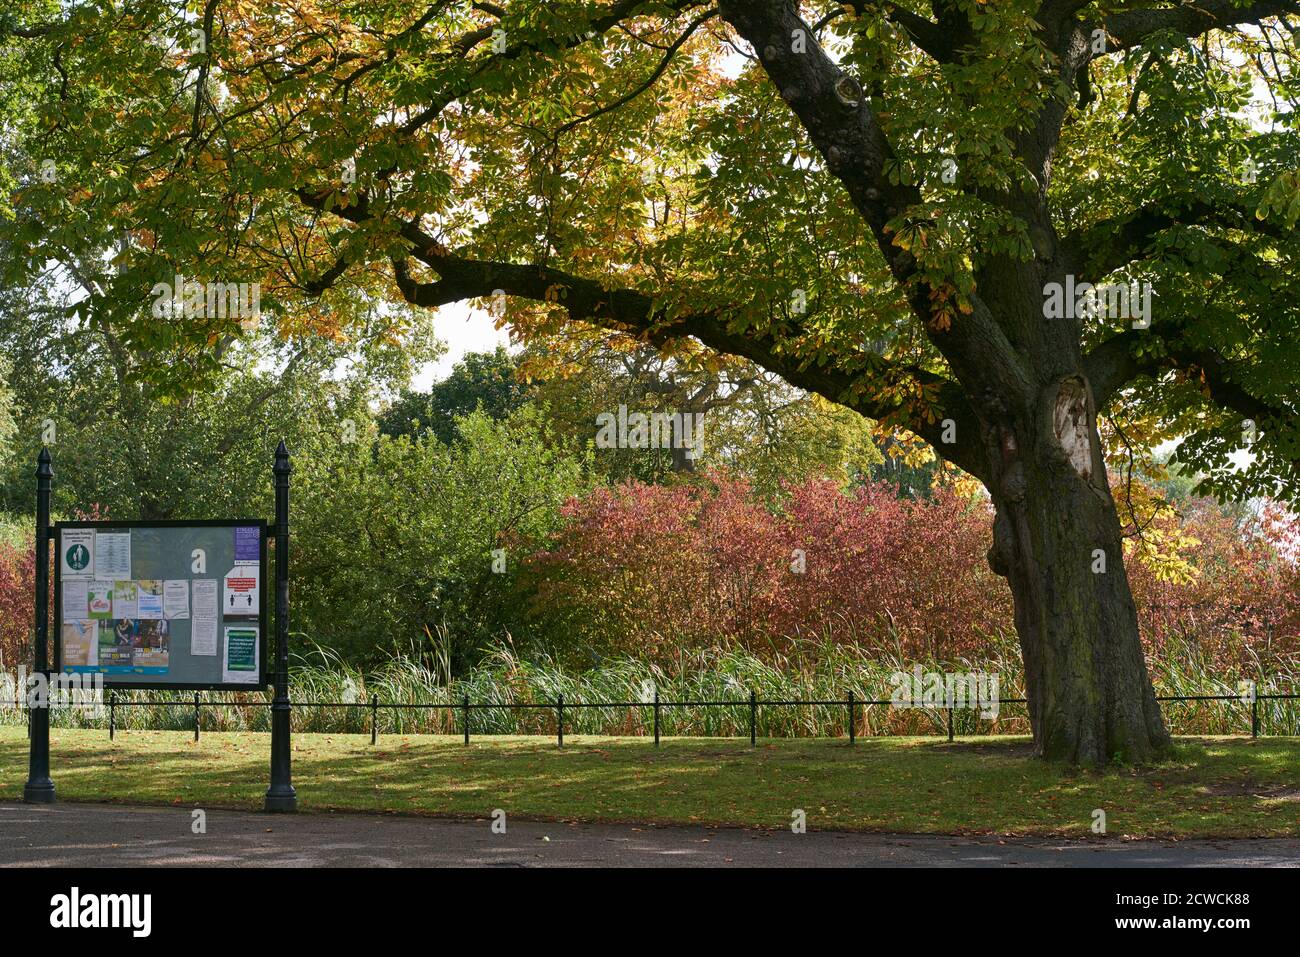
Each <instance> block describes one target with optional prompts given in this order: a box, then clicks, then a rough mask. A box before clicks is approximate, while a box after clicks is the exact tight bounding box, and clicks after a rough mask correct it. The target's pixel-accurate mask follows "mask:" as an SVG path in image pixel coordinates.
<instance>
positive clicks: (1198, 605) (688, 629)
mask: <svg viewBox="0 0 1300 957" xmlns="http://www.w3.org/2000/svg"><path fill="white" fill-rule="evenodd" d="M1243 514H1244V517H1243V516H1237V517H1233V516H1231V515H1230V514H1229V513H1225V512H1224V511H1223V510H1221V509H1219V508H1217V507H1216V506H1215V505H1214V504H1213V503H1212V502H1207V501H1199V500H1192V501H1191V502H1188V503H1185V507H1184V508H1182V510H1181V512H1179V511H1175V510H1173V509H1166V510H1164V511H1163V512H1162V513H1161V515H1160V517H1159V521H1158V523H1157V525H1154V526H1152V527H1148V528H1146V529H1144V530H1143V535H1144V536H1145V540H1144V539H1138V538H1135V540H1134V542H1133V543H1132V544H1131V546H1130V548H1129V552H1130V556H1129V573H1130V577H1131V579H1132V583H1133V591H1134V597H1135V601H1136V603H1137V605H1138V611H1139V618H1140V624H1141V628H1142V633H1143V636H1144V640H1145V641H1146V643H1147V648H1148V653H1149V654H1150V655H1152V656H1157V657H1158V656H1160V655H1162V654H1168V655H1173V654H1178V655H1182V656H1186V655H1188V654H1189V653H1190V654H1192V655H1194V656H1195V658H1196V661H1195V665H1196V667H1197V668H1198V670H1201V671H1202V673H1204V671H1205V670H1207V669H1210V670H1213V671H1215V672H1224V673H1232V674H1255V673H1258V672H1259V671H1260V670H1261V668H1262V669H1263V670H1266V671H1271V670H1274V669H1273V666H1274V665H1275V664H1277V663H1278V662H1279V661H1289V662H1292V663H1293V662H1294V659H1295V657H1296V656H1297V655H1298V654H1300V610H1298V607H1297V602H1298V599H1297V596H1296V593H1297V589H1298V587H1300V578H1298V576H1297V570H1296V564H1295V560H1294V558H1295V555H1296V554H1297V543H1298V542H1300V525H1298V524H1297V521H1296V519H1295V517H1294V516H1290V517H1288V516H1287V515H1286V514H1285V513H1284V512H1282V511H1281V510H1280V509H1277V508H1274V507H1270V508H1268V509H1265V510H1264V511H1263V512H1262V513H1259V514H1256V513H1253V512H1249V511H1247V512H1246V513H1243ZM563 518H564V523H563V525H562V527H561V529H560V531H559V532H557V533H556V534H555V535H554V536H553V538H552V540H551V543H550V545H549V547H548V548H547V549H545V550H544V551H541V552H540V553H537V554H535V555H534V556H533V557H532V558H531V560H530V561H529V562H528V563H527V570H526V572H525V576H526V579H527V581H526V586H527V588H528V589H529V590H530V591H531V592H532V594H533V608H534V612H535V613H536V614H537V615H538V616H539V618H544V619H547V620H549V621H551V622H553V623H556V624H557V625H558V627H559V633H560V634H562V635H563V637H562V638H560V639H557V641H556V642H555V644H556V646H557V647H559V648H560V649H561V650H563V649H565V648H569V649H575V648H576V649H582V650H583V651H584V652H588V651H592V652H595V653H597V654H598V655H601V656H621V655H628V656H633V657H640V658H648V659H650V660H657V661H664V660H668V659H671V658H672V657H673V656H674V655H678V654H685V653H689V652H691V651H695V650H699V649H702V648H730V647H740V648H743V649H745V650H747V651H750V652H753V653H754V654H757V655H760V656H763V657H766V658H768V659H769V660H771V659H772V658H774V657H778V658H779V657H781V656H783V655H784V654H785V653H787V652H788V651H789V650H790V649H791V648H792V647H794V646H796V645H798V646H801V647H802V646H804V643H802V642H801V641H800V639H807V638H816V639H826V638H830V639H832V640H834V641H835V642H837V643H847V644H852V645H856V646H858V647H859V648H861V649H862V650H864V651H866V652H868V653H871V654H876V655H879V656H881V657H888V658H892V659H894V660H904V661H909V660H945V661H959V660H967V661H975V660H980V659H982V658H983V657H985V652H986V651H987V650H988V648H989V647H990V638H992V637H995V636H996V637H1000V638H1006V637H1008V636H1013V635H1014V620H1013V614H1012V607H1011V598H1010V592H1009V590H1008V589H1007V587H1006V584H1005V582H1003V581H1002V580H1001V579H999V578H997V577H996V576H995V575H994V574H993V573H992V571H991V570H990V569H989V567H988V564H987V561H986V558H985V556H986V554H987V551H988V548H989V546H990V544H991V522H990V518H991V516H990V513H989V508H988V506H987V504H986V503H985V501H984V500H982V499H980V498H971V497H968V496H966V495H963V494H961V493H959V492H958V491H956V490H954V489H950V488H944V487H939V488H936V489H935V490H934V491H933V493H932V495H931V497H929V498H928V499H920V500H912V499H907V498H900V497H899V496H898V494H897V490H896V489H895V488H894V487H893V486H891V485H888V484H884V483H878V484H868V485H865V486H862V487H858V488H855V489H853V490H850V491H842V490H841V489H840V488H839V487H838V486H837V485H836V484H835V483H833V482H829V481H818V480H810V481H807V482H804V483H801V484H798V485H791V486H787V487H786V489H785V495H784V496H783V497H782V499H781V501H780V503H779V505H773V506H769V505H768V504H767V503H764V502H763V501H761V500H759V498H758V497H757V496H756V495H754V494H753V493H752V491H751V490H750V488H749V487H748V486H747V485H746V484H745V482H743V481H742V480H739V479H734V478H729V477H726V476H722V475H710V476H708V477H707V478H706V479H705V480H704V481H700V482H695V483H683V484H678V485H672V486H652V485H645V484H641V483H636V482H631V483H627V484H623V485H619V486H616V487H612V488H600V489H597V490H596V491H594V492H593V493H591V494H590V495H588V496H587V497H585V498H580V499H575V500H573V501H570V502H569V503H568V504H567V505H566V506H565V507H564V510H563ZM1156 535H1160V536H1161V538H1160V541H1159V543H1158V546H1156V547H1146V546H1151V544H1152V537H1153V536H1156Z"/></svg>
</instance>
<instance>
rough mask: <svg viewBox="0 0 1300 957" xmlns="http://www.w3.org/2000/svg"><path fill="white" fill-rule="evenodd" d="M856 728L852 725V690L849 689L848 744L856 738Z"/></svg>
mask: <svg viewBox="0 0 1300 957" xmlns="http://www.w3.org/2000/svg"><path fill="white" fill-rule="evenodd" d="M856 733H857V731H856V729H855V728H854V727H853V691H852V689H850V690H849V744H852V743H853V742H854V741H855V740H856V737H855V736H856Z"/></svg>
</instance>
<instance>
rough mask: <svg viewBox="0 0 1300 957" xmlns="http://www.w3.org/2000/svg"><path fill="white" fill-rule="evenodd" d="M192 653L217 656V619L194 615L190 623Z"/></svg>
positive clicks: (214, 581)
mask: <svg viewBox="0 0 1300 957" xmlns="http://www.w3.org/2000/svg"><path fill="white" fill-rule="evenodd" d="M196 584H197V583H196ZM213 584H216V579H213ZM190 654H191V655H205V656H207V657H210V658H211V657H216V654H217V619H215V618H203V617H200V616H199V615H197V614H196V615H195V616H194V621H193V622H192V623H191V624H190Z"/></svg>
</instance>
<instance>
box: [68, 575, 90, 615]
mask: <svg viewBox="0 0 1300 957" xmlns="http://www.w3.org/2000/svg"><path fill="white" fill-rule="evenodd" d="M89 614H90V582H86V581H70V582H64V583H63V611H62V617H63V620H64V621H65V622H66V621H74V620H76V619H79V618H85V617H86V616H87V615H89Z"/></svg>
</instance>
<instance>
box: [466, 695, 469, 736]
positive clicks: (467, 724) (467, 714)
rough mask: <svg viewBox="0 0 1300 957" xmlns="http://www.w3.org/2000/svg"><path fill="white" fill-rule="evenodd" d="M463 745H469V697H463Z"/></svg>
mask: <svg viewBox="0 0 1300 957" xmlns="http://www.w3.org/2000/svg"><path fill="white" fill-rule="evenodd" d="M465 743H466V744H469V695H465Z"/></svg>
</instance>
